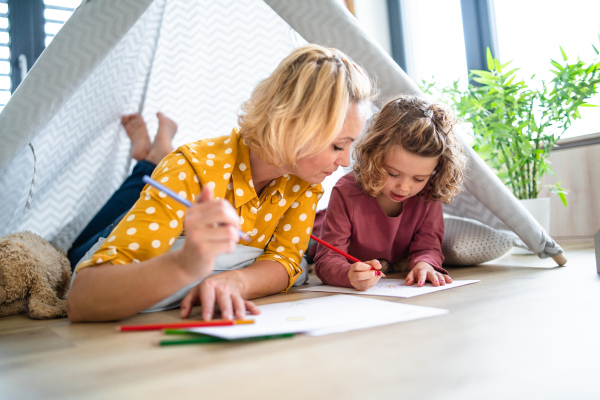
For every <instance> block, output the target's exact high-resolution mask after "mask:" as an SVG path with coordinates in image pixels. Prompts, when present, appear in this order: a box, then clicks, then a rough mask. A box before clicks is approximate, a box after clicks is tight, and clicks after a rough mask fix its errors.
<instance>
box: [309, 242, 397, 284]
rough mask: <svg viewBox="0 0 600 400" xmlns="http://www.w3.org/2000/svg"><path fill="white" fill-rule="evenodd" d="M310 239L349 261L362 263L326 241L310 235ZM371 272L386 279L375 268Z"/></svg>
mask: <svg viewBox="0 0 600 400" xmlns="http://www.w3.org/2000/svg"><path fill="white" fill-rule="evenodd" d="M310 237H311V238H312V239H314V240H316V241H317V242H319V243H321V244H322V245H323V246H325V247H329V248H330V249H331V250H333V251H335V252H337V253H339V254H341V255H343V256H344V257H346V258H347V259H348V260H350V261H353V262H362V261H360V260H359V259H358V258H356V257H352V256H351V255H350V254H348V253H346V252H344V251H342V250H340V249H338V248H337V247H334V246H333V245H330V244H329V243H327V242H326V241H324V240H323V239H319V238H318V237H316V236H315V235H310ZM371 270H373V271H377V272H378V273H379V274H381V275H382V276H383V277H384V278H385V277H386V276H385V275H384V274H383V272H381V271H378V270H376V269H375V268H373V267H371Z"/></svg>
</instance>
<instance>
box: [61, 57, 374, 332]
mask: <svg viewBox="0 0 600 400" xmlns="http://www.w3.org/2000/svg"><path fill="white" fill-rule="evenodd" d="M371 91H372V88H371V82H370V79H369V77H368V76H367V74H366V73H365V72H364V70H363V69H362V68H360V67H359V66H358V65H356V64H355V63H354V62H353V61H352V60H351V59H350V58H349V57H348V56H346V55H345V54H343V53H342V52H340V51H339V50H335V49H330V48H325V47H322V46H317V45H308V46H305V47H301V48H298V49H296V50H295V51H293V52H292V53H291V54H290V55H289V56H288V57H286V58H285V59H284V60H283V61H282V62H281V63H280V64H279V66H278V67H277V68H276V70H275V71H274V72H273V73H272V74H271V76H270V77H268V78H267V79H265V80H264V81H262V82H261V83H260V84H259V85H258V86H257V87H256V89H255V90H254V91H253V93H252V96H251V98H250V99H249V100H248V101H247V102H246V103H244V104H243V106H242V113H241V115H240V116H239V118H238V124H239V127H240V128H239V130H238V129H234V130H233V131H232V132H231V134H230V135H228V136H222V137H219V138H213V139H207V140H202V141H198V142H194V143H191V144H188V145H185V146H181V147H180V148H179V149H177V150H175V151H174V152H172V153H171V154H170V155H169V156H167V157H166V158H165V159H163V160H162V161H161V162H160V164H158V166H157V168H156V169H155V171H154V173H153V175H152V177H153V178H154V179H155V180H157V181H159V182H161V183H163V184H164V185H165V186H168V187H169V188H170V189H172V190H174V191H176V192H178V193H179V194H180V195H182V196H184V197H186V198H188V199H190V200H191V201H193V202H194V205H193V206H192V207H190V208H188V209H185V208H184V207H183V206H182V205H180V204H179V203H178V202H176V201H174V200H173V199H171V198H170V197H167V196H165V195H164V193H162V192H159V191H158V190H156V189H154V188H150V187H147V188H146V189H145V190H144V191H143V192H142V194H141V196H140V198H139V200H138V201H137V202H136V204H135V205H134V206H133V208H132V209H131V210H130V211H129V212H128V214H127V215H126V216H125V217H124V218H123V219H122V220H121V222H119V224H118V225H117V226H116V228H115V229H114V230H113V232H112V233H111V234H110V235H109V237H108V238H107V240H106V241H105V242H104V243H103V244H102V245H101V246H100V248H99V249H98V250H97V251H96V252H95V253H94V254H93V255H92V256H91V257H90V258H89V259H87V260H86V261H84V262H82V263H80V264H79V265H78V266H77V268H76V270H75V272H76V273H77V274H76V277H75V278H74V280H73V284H72V287H71V291H70V294H69V298H68V313H69V318H70V319H71V320H72V321H106V320H115V319H121V318H125V317H127V316H130V315H133V314H135V313H138V312H140V311H143V310H146V309H148V308H149V307H152V306H153V305H156V304H157V303H160V302H161V301H163V300H164V299H165V298H168V297H169V296H172V295H174V294H175V293H178V292H182V291H184V292H187V295H185V298H183V300H182V301H181V316H182V318H186V317H187V316H189V314H190V311H191V309H192V306H193V305H194V304H197V303H200V304H202V316H203V318H204V319H205V320H210V319H211V318H212V317H213V313H214V307H215V305H217V306H218V307H219V309H220V311H221V315H222V317H223V318H225V319H232V318H234V316H235V317H236V318H244V316H245V315H246V311H250V312H251V313H253V314H257V313H258V309H257V307H256V306H255V305H254V304H253V303H252V302H250V301H248V300H249V299H253V298H257V297H262V296H266V295H270V294H274V293H277V292H280V291H282V290H287V289H288V288H289V287H291V285H293V283H294V282H295V280H296V279H297V278H298V276H299V275H300V273H301V272H302V269H301V268H300V261H301V259H302V254H303V252H304V250H305V249H306V247H307V244H308V241H309V235H310V232H311V229H312V223H313V220H314V216H315V210H316V203H317V201H318V199H319V198H320V197H321V195H322V192H323V190H322V187H321V185H320V183H321V182H322V181H323V180H324V179H325V177H327V176H328V175H330V174H332V173H333V172H334V171H335V170H336V169H337V168H338V167H339V166H340V165H342V166H348V165H349V164H350V151H351V145H352V142H354V141H355V140H356V139H358V136H359V135H360V134H361V132H362V130H363V128H364V125H365V120H366V115H367V104H366V102H367V101H368V100H369V99H370V98H371ZM196 194H199V195H198V198H196ZM214 196H216V198H215V197H214ZM239 229H241V230H243V231H244V232H248V233H249V235H250V237H251V241H250V242H249V243H244V246H240V245H236V244H237V241H238V240H239V239H238V238H239V236H238V230H239ZM180 235H184V236H183V238H182V239H180V240H179V241H180V242H182V244H181V247H180V248H179V246H176V243H175V242H176V241H177V238H178V237H179V236H180ZM174 245H175V246H174ZM247 251H250V254H251V261H250V262H248V263H240V264H239V265H242V266H243V268H238V269H229V270H228V268H227V266H225V267H224V268H223V270H225V271H224V272H221V273H219V274H215V275H211V276H209V277H207V275H209V274H210V273H211V272H212V271H213V270H214V269H215V265H216V263H217V261H218V260H217V258H218V257H219V256H220V255H222V254H224V253H233V254H234V255H235V254H237V253H238V252H240V253H244V252H247ZM220 259H221V258H219V260H220ZM227 262H228V261H227V260H226V261H225V262H224V263H225V264H227ZM236 262H237V261H236ZM219 263H221V264H222V263H223V262H221V261H219ZM229 263H230V264H231V263H232V262H230V261H229ZM248 264H249V265H248ZM219 268H220V267H219ZM203 278H205V279H203ZM198 282H199V283H198ZM190 287H191V288H190Z"/></svg>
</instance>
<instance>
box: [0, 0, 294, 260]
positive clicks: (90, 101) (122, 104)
mask: <svg viewBox="0 0 600 400" xmlns="http://www.w3.org/2000/svg"><path fill="white" fill-rule="evenodd" d="M299 40H302V39H301V38H299V37H298V36H297V35H295V34H294V33H293V31H292V30H291V28H290V27H289V25H287V24H286V23H285V22H284V21H283V20H282V19H281V18H279V17H277V15H276V14H275V12H274V11H273V10H272V9H271V8H269V7H268V6H267V5H266V4H265V3H264V2H262V1H260V0H242V1H240V0H237V1H176V0H156V1H154V2H152V1H150V0H145V1H142V0H128V1H126V2H123V1H120V0H91V1H87V2H86V3H85V4H83V5H82V6H80V7H79V8H78V9H77V10H76V11H75V12H74V13H73V16H72V17H71V18H70V19H69V20H68V21H67V23H66V24H65V25H64V27H63V28H62V29H61V30H60V31H59V32H58V34H57V35H56V37H55V38H54V40H53V41H52V42H51V43H50V45H49V46H48V48H47V49H46V50H45V51H44V53H43V54H42V56H41V57H40V59H39V61H38V62H37V63H36V64H35V66H34V67H33V68H32V69H31V71H30V72H29V74H28V75H27V78H26V79H25V80H24V81H23V83H22V84H21V86H20V87H19V89H18V90H17V91H16V92H15V94H14V96H13V97H12V98H11V101H10V102H9V104H8V105H7V106H6V108H5V109H4V110H3V112H2V114H0V126H2V130H1V132H0V140H1V143H2V146H1V149H0V169H1V172H0V196H1V198H0V236H2V235H5V234H8V233H12V232H17V231H22V230H25V229H28V230H31V231H34V232H36V233H38V234H40V235H41V236H42V237H44V238H45V239H47V240H49V241H51V242H52V243H53V244H55V245H56V246H57V247H58V248H60V249H62V250H65V251H66V250H67V249H68V248H69V247H70V245H71V243H72V241H73V240H74V239H75V237H76V236H77V235H78V233H79V232H80V231H81V230H82V229H83V227H84V226H85V225H86V224H87V222H88V221H89V220H90V219H91V218H92V217H93V216H94V214H95V213H96V212H97V210H98V209H99V208H100V207H101V206H102V205H103V204H104V203H105V202H106V200H107V199H108V198H109V197H110V196H111V195H112V193H113V192H114V190H115V189H116V188H117V187H118V186H119V185H120V184H121V182H122V181H123V180H124V178H125V177H126V176H127V174H128V173H129V171H130V168H131V166H132V165H131V161H130V158H129V140H128V138H127V135H126V134H125V132H124V131H123V129H122V127H121V125H120V120H119V117H120V116H121V115H122V114H127V113H132V112H142V114H143V116H144V118H145V119H146V120H147V122H148V129H149V132H153V133H155V132H156V127H157V120H156V117H155V114H156V112H157V111H163V112H165V113H166V114H167V115H169V116H170V117H172V118H173V119H174V120H175V121H177V122H178V124H179V131H178V133H177V135H176V138H175V144H176V145H178V144H183V143H186V142H189V141H191V140H195V139H198V138H201V137H208V136H220V135H224V134H228V133H229V132H230V131H231V129H232V128H233V127H234V126H235V124H236V119H237V111H238V109H239V106H240V103H241V102H242V101H243V100H245V99H247V98H248V97H249V95H250V92H251V90H252V88H253V87H254V86H255V85H256V83H257V82H258V81H259V80H260V79H263V78H265V77H267V76H268V75H269V73H270V72H271V71H272V70H273V69H274V67H275V66H276V65H277V63H278V62H279V61H280V60H281V59H282V58H283V57H284V56H285V55H287V54H289V52H290V51H291V50H292V49H293V48H294V47H296V46H297V45H298V43H299ZM30 142H31V144H32V146H33V148H34V149H35V155H36V156H37V162H36V164H35V166H36V168H37V178H36V182H35V188H34V190H33V198H32V201H31V208H30V209H29V210H27V211H26V212H25V206H26V202H27V197H28V194H29V192H30V190H31V183H32V178H33V169H34V162H33V153H32V151H31V149H30V147H28V146H27V145H28V143H30Z"/></svg>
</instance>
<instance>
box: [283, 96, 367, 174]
mask: <svg viewBox="0 0 600 400" xmlns="http://www.w3.org/2000/svg"><path fill="white" fill-rule="evenodd" d="M366 121H367V107H366V105H365V104H362V103H361V104H357V103H351V104H350V106H349V107H348V112H347V113H346V119H345V120H344V124H343V126H342V129H341V130H340V132H339V133H338V135H337V137H336V138H335V140H334V141H333V143H331V144H330V145H329V146H327V148H325V149H323V151H321V152H320V153H318V154H317V155H314V156H311V157H304V158H301V159H299V160H298V161H297V163H296V166H295V167H294V168H293V169H292V171H291V173H292V174H294V175H296V176H297V177H299V178H301V179H303V180H305V181H307V182H310V183H321V182H323V180H324V179H325V178H326V177H328V176H329V175H331V174H333V173H334V172H335V171H336V170H337V169H338V167H339V166H340V165H341V166H343V167H347V166H349V165H350V152H351V150H352V142H354V141H355V140H356V139H358V136H359V135H360V134H361V133H362V131H363V129H364V127H365V123H366Z"/></svg>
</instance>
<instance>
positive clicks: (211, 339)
mask: <svg viewBox="0 0 600 400" xmlns="http://www.w3.org/2000/svg"><path fill="white" fill-rule="evenodd" d="M173 331H178V332H173ZM165 333H168V334H188V335H193V336H191V337H187V338H183V339H174V340H172V339H167V340H160V341H159V342H158V345H159V346H170V345H177V344H202V343H223V342H228V343H244V342H255V341H261V340H269V339H281V338H290V337H293V336H294V335H295V334H294V333H283V334H281V335H265V336H254V337H249V338H243V339H231V340H229V339H223V338H220V337H215V336H209V335H204V334H199V333H195V332H186V331H182V330H181V329H172V330H169V331H168V332H166V331H165Z"/></svg>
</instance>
